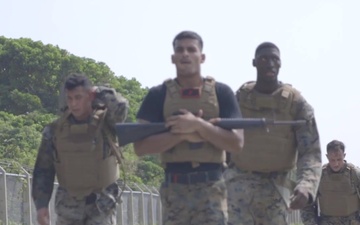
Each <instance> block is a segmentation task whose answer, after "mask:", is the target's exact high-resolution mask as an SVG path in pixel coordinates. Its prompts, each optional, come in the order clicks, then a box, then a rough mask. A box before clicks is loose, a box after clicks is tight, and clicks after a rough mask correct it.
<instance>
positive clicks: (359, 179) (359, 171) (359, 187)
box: [355, 166, 360, 198]
mask: <svg viewBox="0 0 360 225" xmlns="http://www.w3.org/2000/svg"><path fill="white" fill-rule="evenodd" d="M355 173H356V179H357V180H356V181H355V182H356V187H357V190H358V195H359V198H360V168H359V167H358V166H355Z"/></svg>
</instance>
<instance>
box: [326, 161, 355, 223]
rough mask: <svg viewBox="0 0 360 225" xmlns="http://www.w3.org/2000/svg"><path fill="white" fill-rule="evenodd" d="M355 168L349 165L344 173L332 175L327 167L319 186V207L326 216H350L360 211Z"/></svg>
mask: <svg viewBox="0 0 360 225" xmlns="http://www.w3.org/2000/svg"><path fill="white" fill-rule="evenodd" d="M356 176H357V175H356V171H355V167H354V165H352V164H349V163H347V165H346V168H345V171H344V172H342V173H332V172H330V171H329V169H328V167H327V165H324V167H323V170H322V176H321V181H320V185H319V206H320V211H321V214H323V215H326V216H349V215H351V214H353V213H355V212H356V211H358V210H359V209H360V202H359V196H358V190H357V187H356V186H357V185H358V179H357V177H356Z"/></svg>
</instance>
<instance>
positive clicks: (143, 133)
mask: <svg viewBox="0 0 360 225" xmlns="http://www.w3.org/2000/svg"><path fill="white" fill-rule="evenodd" d="M306 123H307V122H306V120H295V121H276V120H272V119H265V118H244V119H220V121H218V122H215V123H214V125H215V126H218V127H221V128H223V129H226V130H231V129H249V128H259V127H265V128H267V127H268V126H278V125H286V126H298V125H303V124H306ZM115 129H116V133H117V136H118V141H119V145H120V146H125V145H127V144H129V143H133V142H136V141H139V140H142V139H144V138H147V137H149V136H151V135H155V134H160V133H164V132H167V131H169V130H170V128H166V127H165V123H117V124H116V125H115ZM268 131H269V130H268Z"/></svg>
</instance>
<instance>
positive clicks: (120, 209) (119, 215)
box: [116, 187, 126, 225]
mask: <svg viewBox="0 0 360 225" xmlns="http://www.w3.org/2000/svg"><path fill="white" fill-rule="evenodd" d="M122 188H124V190H122V189H121V188H120V189H121V192H122V194H121V199H120V203H119V205H118V208H117V213H116V215H117V216H116V221H117V225H124V215H123V213H124V209H123V204H124V200H123V196H124V194H125V191H126V187H122ZM119 221H120V222H119Z"/></svg>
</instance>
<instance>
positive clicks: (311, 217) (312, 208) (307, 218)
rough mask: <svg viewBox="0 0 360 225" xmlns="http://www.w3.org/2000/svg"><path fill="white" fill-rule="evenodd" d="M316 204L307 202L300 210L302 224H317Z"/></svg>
mask: <svg viewBox="0 0 360 225" xmlns="http://www.w3.org/2000/svg"><path fill="white" fill-rule="evenodd" d="M316 209H317V205H316V204H315V203H313V204H308V205H307V206H305V208H303V209H302V210H300V217H301V220H302V223H303V224H304V225H316V224H317V210H316Z"/></svg>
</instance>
